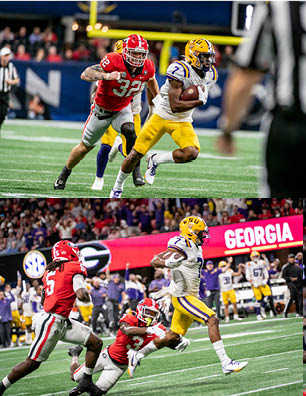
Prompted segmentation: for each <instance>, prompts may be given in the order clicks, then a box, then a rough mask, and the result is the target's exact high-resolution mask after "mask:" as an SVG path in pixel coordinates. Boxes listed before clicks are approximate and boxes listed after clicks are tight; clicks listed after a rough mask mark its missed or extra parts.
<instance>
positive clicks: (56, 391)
mask: <svg viewBox="0 0 306 396" xmlns="http://www.w3.org/2000/svg"><path fill="white" fill-rule="evenodd" d="M221 333H222V336H223V340H224V344H225V347H226V350H227V353H228V354H229V355H230V356H231V357H233V358H234V359H240V360H243V361H244V360H247V361H248V362H249V364H248V366H247V367H246V368H245V369H244V370H243V371H241V372H240V373H233V374H231V375H228V376H225V375H224V374H223V373H222V371H221V365H220V363H219V360H218V358H217V356H216V354H215V352H214V350H213V348H212V346H211V344H210V341H209V339H208V334H207V328H205V327H202V326H201V327H193V328H191V329H190V330H189V331H188V333H187V337H188V338H190V339H191V344H190V346H189V347H188V349H186V350H185V351H184V352H182V353H179V352H176V351H173V350H170V349H167V348H164V349H162V350H160V351H158V352H155V353H153V354H151V355H150V356H148V357H147V358H145V359H144V360H143V361H142V363H141V365H140V367H138V368H137V371H136V372H135V378H134V379H129V377H128V375H127V373H125V374H124V375H123V376H122V377H121V379H120V380H119V382H118V383H117V384H116V385H115V387H114V388H113V389H111V390H110V391H109V392H108V394H109V395H114V396H145V395H150V396H161V395H167V396H205V395H209V396H242V395H249V394H255V395H260V396H279V395H286V396H297V395H301V394H302V384H303V372H302V371H303V368H302V346H301V344H302V323H301V319H300V318H295V317H289V318H288V319H282V318H279V319H266V320H264V321H262V322H257V321H255V320H254V316H251V317H249V319H247V320H244V321H243V322H239V323H236V322H235V323H234V322H231V323H230V324H224V325H221ZM111 342H113V339H111V338H108V339H106V340H104V346H106V345H108V344H110V343H111ZM67 348H68V344H60V345H58V346H57V347H56V349H55V351H53V353H52V355H51V356H50V358H49V360H48V361H47V362H46V363H43V364H42V366H41V367H40V368H39V369H38V370H37V371H36V372H34V373H32V374H30V375H29V376H28V377H25V378H24V379H22V380H20V381H19V382H17V383H16V384H14V385H12V386H11V387H10V388H9V389H8V390H7V391H6V392H5V396H19V395H20V396H21V395H25V396H51V395H67V396H68V390H69V389H71V388H72V387H73V385H74V383H73V382H71V380H70V378H69V363H70V359H69V357H68V355H67ZM27 352H28V348H18V349H12V350H1V352H0V378H2V377H4V376H5V375H6V374H7V373H8V372H9V370H10V368H11V367H12V366H14V365H15V364H17V363H18V362H20V361H21V360H22V359H24V357H25V356H26V354H27ZM83 360H84V352H83V354H82V355H81V357H80V362H83ZM97 376H98V374H96V375H95V378H97Z"/></svg>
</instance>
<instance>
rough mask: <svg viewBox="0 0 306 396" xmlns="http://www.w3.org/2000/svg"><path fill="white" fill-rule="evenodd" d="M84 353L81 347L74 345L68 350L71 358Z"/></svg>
mask: <svg viewBox="0 0 306 396" xmlns="http://www.w3.org/2000/svg"><path fill="white" fill-rule="evenodd" d="M82 351H83V347H82V346H81V345H73V346H71V347H70V348H69V349H68V355H69V356H80V354H81V352H82Z"/></svg>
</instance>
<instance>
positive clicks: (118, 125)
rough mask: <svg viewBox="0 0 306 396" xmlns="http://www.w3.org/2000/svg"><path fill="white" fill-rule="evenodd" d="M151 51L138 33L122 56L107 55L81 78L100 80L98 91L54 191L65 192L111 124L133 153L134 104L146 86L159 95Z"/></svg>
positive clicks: (127, 41)
mask: <svg viewBox="0 0 306 396" xmlns="http://www.w3.org/2000/svg"><path fill="white" fill-rule="evenodd" d="M148 52H149V50H148V43H147V41H146V40H145V39H144V38H143V37H141V36H140V35H139V34H132V35H130V36H129V37H127V39H126V40H125V43H124V46H123V50H122V55H121V54H116V53H110V54H107V55H105V56H104V58H103V59H102V60H101V62H100V64H98V65H94V66H90V67H88V68H86V69H85V70H84V71H83V73H82V74H81V79H82V80H85V81H88V82H95V81H99V84H98V89H97V93H96V96H95V101H94V103H93V105H92V107H91V112H90V114H89V117H88V118H87V121H86V123H85V126H84V130H83V134H82V137H81V142H80V143H79V144H78V145H77V146H75V147H74V148H73V149H72V150H71V152H70V155H69V157H68V159H67V161H66V165H65V166H64V168H63V169H62V171H61V173H60V175H59V176H58V178H57V179H56V181H55V183H54V189H55V190H64V188H65V185H66V182H67V179H68V177H69V176H70V174H71V171H72V169H73V168H74V167H75V166H76V165H77V164H78V163H79V162H80V161H81V160H82V159H83V158H84V157H85V156H86V154H87V153H89V151H91V150H92V149H93V148H94V146H95V145H96V144H97V142H98V141H99V140H100V138H101V137H102V136H103V134H104V133H105V131H106V130H107V128H108V127H109V126H110V125H112V126H113V128H114V129H115V130H116V131H117V132H120V133H121V134H122V135H123V136H125V138H126V142H127V152H128V153H129V152H130V151H131V149H132V147H133V145H134V143H135V140H136V134H135V128H134V121H133V114H132V110H131V105H130V104H131V101H132V99H133V97H134V95H135V93H137V92H139V91H140V90H141V89H142V86H143V84H145V83H147V86H148V88H149V89H150V90H151V92H152V96H153V97H155V96H157V95H158V93H159V88H158V85H157V83H156V79H155V78H154V77H155V66H154V64H153V62H152V61H151V60H149V59H147V56H148ZM137 162H138V161H137ZM135 166H136V164H135Z"/></svg>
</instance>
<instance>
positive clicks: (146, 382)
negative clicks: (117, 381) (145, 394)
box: [127, 380, 156, 386]
mask: <svg viewBox="0 0 306 396" xmlns="http://www.w3.org/2000/svg"><path fill="white" fill-rule="evenodd" d="M152 382H156V381H155V380H152V381H144V382H139V384H134V383H133V384H128V385H127V386H137V385H143V384H149V383H152Z"/></svg>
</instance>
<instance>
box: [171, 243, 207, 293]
mask: <svg viewBox="0 0 306 396" xmlns="http://www.w3.org/2000/svg"><path fill="white" fill-rule="evenodd" d="M168 248H172V249H175V250H178V251H179V252H182V253H184V254H185V256H186V259H185V260H183V261H181V264H180V266H179V267H177V268H173V269H172V270H171V271H172V279H173V281H174V283H175V290H174V292H173V296H174V297H183V296H190V295H191V296H196V297H199V288H200V277H201V269H202V266H203V262H204V261H203V254H202V247H201V246H198V245H196V244H195V243H194V242H192V241H191V240H190V239H185V238H184V237H183V236H181V235H178V236H176V237H174V238H171V239H170V240H169V241H168Z"/></svg>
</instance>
